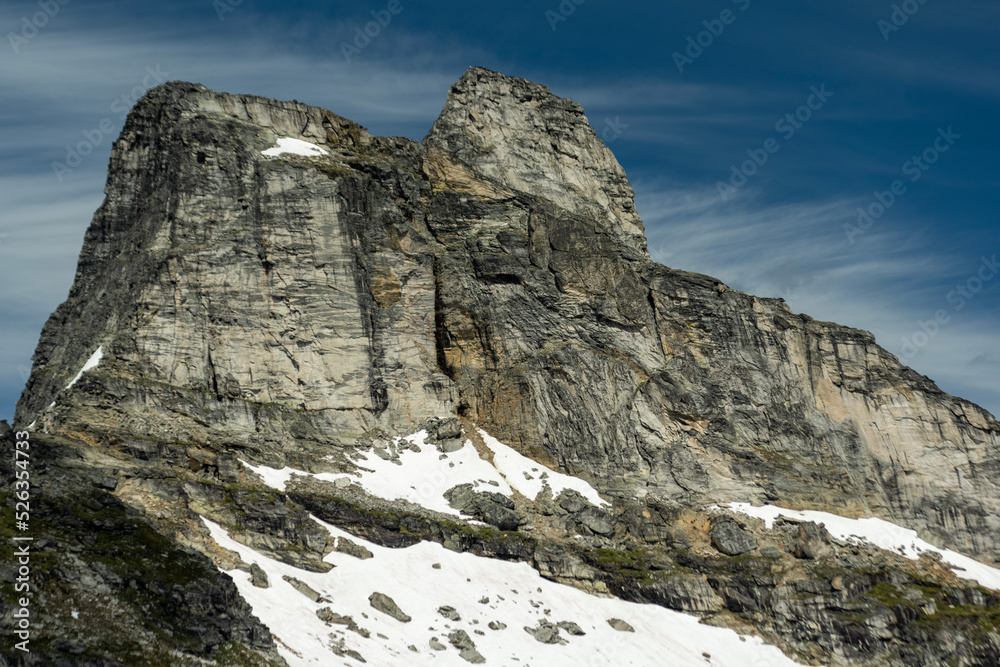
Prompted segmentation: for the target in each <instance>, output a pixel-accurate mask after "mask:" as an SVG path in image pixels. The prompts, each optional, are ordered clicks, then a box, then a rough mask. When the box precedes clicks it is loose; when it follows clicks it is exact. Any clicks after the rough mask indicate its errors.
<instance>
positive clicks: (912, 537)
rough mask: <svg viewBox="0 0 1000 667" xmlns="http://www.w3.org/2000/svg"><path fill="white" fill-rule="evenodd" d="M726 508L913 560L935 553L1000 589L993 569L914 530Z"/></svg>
mask: <svg viewBox="0 0 1000 667" xmlns="http://www.w3.org/2000/svg"><path fill="white" fill-rule="evenodd" d="M729 508H730V509H732V510H734V511H736V512H740V513H741V514H745V515H747V516H752V517H756V518H758V519H763V520H764V522H765V523H766V524H767V527H768V528H770V527H771V526H772V525H773V524H774V520H775V519H777V518H778V517H779V516H784V517H787V518H789V519H798V520H800V521H814V522H816V523H822V524H825V525H826V529H827V530H828V531H829V532H830V534H831V535H832V536H833V537H835V538H837V539H838V540H841V541H844V542H851V541H863V542H868V543H870V544H873V545H875V546H876V547H879V548H880V549H886V550H887V551H894V552H896V553H899V554H901V555H903V556H906V557H907V558H910V559H913V560H916V559H917V558H919V557H920V554H921V553H923V552H934V553H938V554H941V559H942V560H943V561H944V562H945V563H947V564H948V565H949V566H951V570H952V572H954V573H955V574H957V575H958V576H960V577H964V578H966V579H972V580H974V581H977V582H979V584H980V585H981V586H985V587H986V588H992V589H994V590H1000V570H998V569H997V568H994V567H990V566H988V565H984V564H983V563H980V562H979V561H976V560H973V559H971V558H969V557H968V556H963V555H962V554H960V553H958V552H957V551H952V550H951V549H939V548H937V547H935V546H934V545H932V544H929V543H927V542H925V541H923V540H922V539H920V538H919V537H917V533H916V531H914V530H909V529H907V528H903V527H902V526H897V525H896V524H894V523H889V522H888V521H884V520H882V519H875V518H871V519H848V518H845V517H842V516H837V515H836V514H828V513H826V512H816V511H813V510H805V511H796V510H787V509H784V508H781V507H775V506H774V505H763V506H761V507H754V506H753V505H751V504H749V503H729Z"/></svg>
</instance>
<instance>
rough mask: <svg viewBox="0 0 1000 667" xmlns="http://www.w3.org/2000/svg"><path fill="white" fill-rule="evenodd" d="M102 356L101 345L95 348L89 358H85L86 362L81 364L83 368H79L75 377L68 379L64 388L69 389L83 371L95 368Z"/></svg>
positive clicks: (102, 347)
mask: <svg viewBox="0 0 1000 667" xmlns="http://www.w3.org/2000/svg"><path fill="white" fill-rule="evenodd" d="M103 357H104V346H103V345H102V346H100V347H98V348H97V351H96V352H94V353H93V354H92V355H90V359H87V362H86V363H85V364H84V365H83V368H81V369H80V372H79V373H77V374H76V377H74V378H73V379H72V380H70V381H69V384H68V385H66V389H69V388H70V387H72V386H73V385H75V384H76V382H77V380H79V379H80V378H81V377H83V374H84V373H86V372H87V371H89V370H90V369H92V368H97V364H99V363H101V359H102V358H103Z"/></svg>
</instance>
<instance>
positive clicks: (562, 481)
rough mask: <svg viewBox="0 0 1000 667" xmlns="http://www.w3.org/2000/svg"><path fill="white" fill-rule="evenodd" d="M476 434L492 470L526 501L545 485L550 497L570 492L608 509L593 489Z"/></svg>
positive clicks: (492, 439)
mask: <svg viewBox="0 0 1000 667" xmlns="http://www.w3.org/2000/svg"><path fill="white" fill-rule="evenodd" d="M479 435H481V436H482V437H483V442H485V443H486V446H487V447H489V448H490V450H491V451H492V452H493V465H494V466H496V469H497V470H499V471H500V474H501V475H503V476H504V478H505V479H506V480H507V482H508V483H509V484H510V485H511V486H513V487H514V488H515V489H517V490H518V491H519V492H520V493H522V494H524V495H525V496H526V497H528V498H529V499H531V500H535V499H536V498H538V494H539V493H541V492H542V489H543V488H544V486H545V485H546V484H547V485H548V486H549V487H550V488H551V489H552V497H553V498H555V497H556V496H558V495H559V494H560V493H562V491H563V490H564V489H573V490H574V491H577V492H578V493H580V495H582V496H583V497H584V498H586V499H587V500H588V501H589V502H590V503H591V504H593V505H597V506H598V507H600V506H602V505H604V506H610V503H608V502H607V501H606V500H604V499H603V498H601V496H599V495H598V494H597V489H595V488H594V487H592V486H591V485H590V484H588V483H587V482H585V481H583V480H582V479H580V478H578V477H572V476H570V475H564V474H562V473H561V472H556V471H555V470H552V469H551V468H547V467H546V466H543V465H542V464H541V463H538V462H536V461H534V460H533V459H529V458H528V457H527V456H523V455H521V454H519V453H518V452H517V451H516V450H514V449H513V448H512V447H509V446H508V445H505V444H503V443H502V442H500V441H499V440H497V439H496V438H494V437H492V436H491V435H490V434H489V433H487V432H486V431H484V430H482V429H479Z"/></svg>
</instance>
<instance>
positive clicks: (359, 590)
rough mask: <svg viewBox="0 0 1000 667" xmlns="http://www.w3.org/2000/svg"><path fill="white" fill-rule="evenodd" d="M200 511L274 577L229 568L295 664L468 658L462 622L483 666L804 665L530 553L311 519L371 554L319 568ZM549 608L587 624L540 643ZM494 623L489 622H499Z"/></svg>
mask: <svg viewBox="0 0 1000 667" xmlns="http://www.w3.org/2000/svg"><path fill="white" fill-rule="evenodd" d="M314 519H315V517H314ZM202 520H203V521H204V522H205V525H206V526H208V529H209V531H210V532H211V535H212V538H213V539H214V540H215V542H216V543H218V545H219V546H221V547H223V548H226V549H230V550H232V551H235V552H237V553H238V554H239V555H240V557H241V558H242V559H243V560H244V561H245V562H246V563H248V564H252V563H256V564H257V565H258V566H259V567H261V568H262V569H263V570H264V571H265V572H266V573H267V577H268V580H269V583H270V587H269V588H258V587H256V586H254V585H253V583H251V577H250V575H249V574H248V573H247V572H244V571H242V570H233V571H231V572H229V573H228V574H229V576H231V577H232V579H233V581H235V582H236V586H237V588H238V589H239V591H240V593H241V594H242V595H243V597H244V598H245V599H246V600H247V602H249V603H250V605H251V606H252V607H253V611H254V614H255V615H256V616H257V617H258V618H259V619H260V620H261V621H262V622H263V623H264V624H265V625H266V626H268V627H269V628H270V630H271V632H272V634H273V635H274V637H275V638H276V639H275V641H276V643H277V646H278V651H279V653H280V654H281V655H282V657H284V658H285V660H286V661H287V662H288V664H289V665H292V666H293V667H296V666H299V665H352V666H355V667H356V666H358V665H360V664H362V663H360V662H359V661H358V660H357V659H356V658H354V657H350V656H348V655H343V654H344V653H345V652H346V651H347V650H351V651H356V652H357V653H358V654H359V655H360V656H362V657H363V658H364V660H366V661H367V664H369V665H377V666H380V667H381V666H389V665H400V666H409V665H441V666H449V665H451V666H457V667H467V665H469V664H470V662H467V661H466V660H465V659H464V658H462V657H461V656H460V655H459V650H458V649H457V648H455V647H454V646H452V645H451V644H450V643H449V634H450V633H452V632H455V631H458V630H461V631H464V632H465V633H467V635H468V637H469V638H471V640H472V642H474V644H475V649H476V650H477V651H478V652H479V653H480V654H481V655H482V656H483V657H484V658H485V661H486V662H485V664H487V665H498V666H501V665H502V666H512V665H524V666H532V665H534V666H537V667H554V666H556V665H572V666H574V667H599V666H608V667H611V666H612V665H613V666H615V667H618V666H625V665H636V666H642V667H649V666H652V665H656V666H660V665H670V666H672V667H695V666H697V667H708V666H716V667H722V666H728V667H782V666H791V665H796V664H798V663H795V662H793V661H792V660H790V659H788V658H786V657H785V656H784V655H783V654H782V653H781V651H779V650H778V649H777V648H776V647H774V646H769V645H766V644H764V643H763V642H762V641H761V640H760V639H759V638H757V637H752V636H740V635H738V634H737V633H736V632H734V631H732V630H725V629H721V628H714V627H710V626H707V625H702V624H700V623H699V622H698V619H697V618H696V617H694V616H688V615H686V614H681V613H679V612H674V611H671V610H668V609H664V608H662V607H657V606H655V605H642V604H635V603H631V602H625V601H622V600H618V599H614V598H599V597H595V596H592V595H588V594H587V593H584V592H582V591H579V590H577V589H575V588H571V587H569V586H564V585H561V584H556V583H552V582H550V581H546V580H545V579H543V578H542V577H541V576H540V575H539V574H538V573H537V572H536V571H535V570H533V569H532V568H531V567H530V566H529V565H527V564H525V563H509V562H505V561H499V560H492V559H488V558H481V557H478V556H473V555H472V554H468V553H465V554H459V553H455V552H452V551H449V550H447V549H445V548H444V547H442V546H441V545H439V544H436V543H430V542H421V543H420V544H416V545H414V546H412V547H408V548H406V549H388V548H384V547H380V546H378V545H375V544H372V543H370V542H366V541H364V540H362V539H360V538H357V537H353V536H350V535H348V534H347V533H345V532H344V531H341V530H339V529H338V528H335V527H333V526H331V525H329V524H326V523H324V522H322V521H319V520H318V519H315V520H316V521H317V522H318V523H319V524H320V525H322V526H324V527H325V528H326V529H327V530H328V531H329V532H330V534H331V535H333V536H335V537H337V538H349V539H350V540H351V541H353V542H354V543H356V544H360V545H363V546H364V547H366V548H367V549H368V550H369V551H371V552H372V554H374V557H373V558H369V559H366V560H361V559H358V558H355V557H354V556H349V555H347V554H344V553H339V552H333V553H331V554H329V555H328V556H327V557H326V558H325V559H324V560H326V562H328V563H331V564H333V565H334V568H333V569H332V570H330V571H329V572H326V573H316V572H309V571H307V570H300V569H298V568H295V567H292V566H290V565H286V564H284V563H281V562H279V561H276V560H273V559H271V558H268V557H266V556H264V555H262V554H260V553H257V552H256V551H254V550H253V549H251V548H249V547H246V546H244V545H242V544H239V543H238V542H236V541H235V540H233V539H232V538H230V537H229V535H228V534H227V533H226V531H225V530H224V529H223V528H222V527H220V526H219V525H217V524H215V523H213V522H211V521H209V520H208V519H204V518H203V519H202ZM283 576H289V577H294V578H295V579H298V580H299V581H301V582H304V583H305V584H306V585H308V586H309V587H310V588H312V589H313V590H314V591H316V592H317V593H319V594H320V595H322V596H324V597H325V598H327V599H328V600H329V601H323V600H321V601H319V602H314V601H313V600H312V599H311V598H310V597H307V596H306V595H305V594H303V593H301V592H300V591H299V590H297V589H296V588H294V587H293V586H292V585H291V584H290V583H288V582H287V581H286V580H285V579H283ZM374 592H380V593H383V594H385V595H388V596H389V597H391V598H392V599H393V601H394V602H395V603H396V604H397V605H398V606H399V608H400V609H401V610H402V612H404V613H405V614H407V615H409V616H411V617H412V620H411V621H410V622H405V623H404V622H402V621H399V620H396V618H394V617H392V616H389V615H387V614H385V613H382V612H379V611H376V610H375V609H374V608H372V606H371V604H370V603H369V596H371V595H372V594H373V593H374ZM326 607H329V608H330V610H331V611H332V612H333V613H335V614H340V615H342V616H350V617H351V619H352V620H353V622H354V623H356V624H357V626H359V628H358V629H357V630H351V629H349V628H348V626H347V625H343V624H332V625H328V624H326V623H325V622H324V621H322V620H321V619H320V618H319V616H317V611H319V610H321V609H323V608H326ZM441 607H452V608H453V610H450V611H448V610H446V613H447V614H448V615H449V616H450V617H451V619H453V620H449V618H446V617H445V616H444V615H443V614H442V613H439V611H438V609H439V608H441ZM543 619H545V620H548V621H550V622H552V623H558V622H560V621H568V622H572V623H576V624H577V625H578V626H579V628H580V629H581V630H582V631H583V632H584V633H585V634H583V635H571V634H569V633H568V632H567V631H566V630H560V631H559V635H560V637H561V638H562V639H563V640H565V642H566V643H565V644H558V643H556V644H544V643H541V642H540V641H538V640H537V639H535V637H534V635H532V634H529V633H528V632H526V631H525V627H526V626H527V627H531V628H537V627H538V626H539V621H540V620H543ZM609 619H621V620H623V621H625V622H626V623H628V624H629V625H630V626H632V627H633V628H634V630H635V631H634V632H628V631H619V630H615V629H614V628H612V627H611V625H609V623H608V621H609ZM490 623H493V624H494V625H493V627H492V628H491V627H490ZM501 624H502V625H501ZM493 628H496V629H493ZM362 634H368V637H364V636H362ZM341 641H342V642H343V643H341ZM331 645H333V646H336V647H337V650H338V651H339V652H340V654H341V655H338V653H336V652H334V651H333V650H332V649H331ZM432 645H437V646H438V650H435V649H433V648H431V646H432Z"/></svg>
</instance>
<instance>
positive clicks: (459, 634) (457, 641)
mask: <svg viewBox="0 0 1000 667" xmlns="http://www.w3.org/2000/svg"><path fill="white" fill-rule="evenodd" d="M448 642H449V643H450V644H451V645H452V646H454V647H455V648H457V649H458V650H459V655H460V656H462V659H463V660H466V661H467V662H471V663H473V664H480V663H484V662H486V658H484V657H483V655H482V654H481V653H480V652H479V651H477V650H476V645H475V643H474V642H473V641H472V638H471V637H469V634H468V633H467V632H466V631H465V630H453V631H452V632H450V633H449V634H448Z"/></svg>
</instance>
